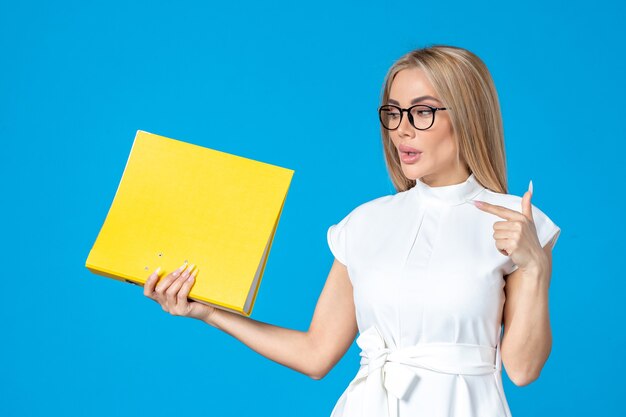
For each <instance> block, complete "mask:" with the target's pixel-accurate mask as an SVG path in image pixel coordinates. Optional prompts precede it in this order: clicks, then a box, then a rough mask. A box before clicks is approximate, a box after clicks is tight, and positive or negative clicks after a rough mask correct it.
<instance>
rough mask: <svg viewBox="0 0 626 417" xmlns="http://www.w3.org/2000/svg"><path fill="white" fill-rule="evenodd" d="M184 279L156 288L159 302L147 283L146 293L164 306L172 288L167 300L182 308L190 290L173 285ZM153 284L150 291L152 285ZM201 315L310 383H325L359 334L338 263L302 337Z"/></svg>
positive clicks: (229, 317)
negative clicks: (314, 380) (301, 374)
mask: <svg viewBox="0 0 626 417" xmlns="http://www.w3.org/2000/svg"><path fill="white" fill-rule="evenodd" d="M186 278H187V277H184V276H181V277H179V278H178V279H177V278H173V279H172V280H171V281H170V283H169V284H166V286H164V287H161V288H158V291H159V293H160V294H162V296H160V297H159V296H158V294H155V292H156V291H154V292H151V288H150V287H149V285H150V284H149V283H148V282H147V283H146V287H148V288H147V289H145V290H144V294H146V295H147V296H149V297H150V298H152V299H155V301H158V302H160V303H161V304H162V305H163V304H164V303H165V302H166V298H167V293H168V288H167V286H170V285H171V287H173V288H175V291H169V293H170V297H171V298H172V299H174V300H179V304H180V302H181V301H180V300H183V299H184V300H186V299H187V294H188V293H189V289H190V288H191V285H184V284H181V285H179V286H176V284H175V283H176V282H177V281H178V280H181V281H182V282H184V281H185V280H186ZM164 280H165V279H164ZM151 285H152V286H153V287H152V289H154V283H152V284H151ZM174 292H177V294H174ZM159 299H160V300H163V301H159ZM185 302H186V301H185ZM191 303H193V302H191ZM164 309H165V306H164ZM187 310H192V309H191V308H187V309H185V308H184V307H182V308H179V310H178V311H187ZM166 311H168V310H166ZM204 311H205V313H204V314H202V315H199V316H198V317H196V318H199V319H201V320H203V321H204V322H205V323H207V324H209V325H211V326H214V327H215V328H218V329H220V330H222V331H224V332H225V333H228V334H229V335H231V336H233V337H235V338H237V339H238V340H240V341H241V342H242V343H244V344H245V345H247V346H248V347H250V348H251V349H252V350H254V351H255V352H257V353H259V354H261V355H263V356H265V357H267V358H268V359H271V360H273V361H274V362H277V363H280V364H282V365H285V366H287V367H289V368H291V369H293V370H295V371H298V372H301V373H303V374H305V375H308V376H309V377H311V378H313V379H321V378H323V377H324V376H325V375H326V374H327V373H328V372H329V371H330V370H331V369H332V368H333V366H335V364H336V363H337V362H338V361H339V359H341V357H342V356H343V355H344V354H345V353H346V351H347V350H348V348H349V347H350V345H351V344H352V342H353V340H354V338H355V337H356V334H357V324H356V316H355V310H354V300H353V294H352V284H351V282H350V279H349V277H348V271H347V268H346V267H345V266H344V265H343V264H342V263H340V262H339V261H337V260H335V261H334V262H333V265H332V267H331V269H330V272H329V274H328V277H327V279H326V284H325V285H324V288H323V290H322V292H321V294H320V296H319V298H318V300H317V305H316V307H315V312H314V314H313V318H312V321H311V324H310V326H309V329H308V330H307V331H306V332H304V331H299V330H292V329H287V328H284V327H279V326H275V325H272V324H268V323H264V322H260V321H257V320H254V319H251V318H249V317H245V316H242V315H239V314H236V313H232V312H229V311H225V310H220V309H217V308H210V309H206V310H204ZM179 315H181V314H179Z"/></svg>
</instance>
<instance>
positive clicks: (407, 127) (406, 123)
mask: <svg viewBox="0 0 626 417" xmlns="http://www.w3.org/2000/svg"><path fill="white" fill-rule="evenodd" d="M403 116H404V117H402V119H401V120H400V126H398V134H400V135H402V136H405V135H412V134H414V133H415V129H414V128H413V126H412V125H411V121H410V120H409V113H408V112H407V113H406V114H404V115H403Z"/></svg>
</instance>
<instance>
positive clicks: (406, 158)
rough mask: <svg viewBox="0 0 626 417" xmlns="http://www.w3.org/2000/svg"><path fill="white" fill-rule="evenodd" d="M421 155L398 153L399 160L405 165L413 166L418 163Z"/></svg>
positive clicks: (418, 153) (416, 153) (417, 153)
mask: <svg viewBox="0 0 626 417" xmlns="http://www.w3.org/2000/svg"><path fill="white" fill-rule="evenodd" d="M421 155H422V153H421V152H400V159H402V162H404V163H405V164H414V163H415V162H417V161H419V159H420V156H421Z"/></svg>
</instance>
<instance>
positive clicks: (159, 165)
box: [85, 130, 294, 316]
mask: <svg viewBox="0 0 626 417" xmlns="http://www.w3.org/2000/svg"><path fill="white" fill-rule="evenodd" d="M293 173H294V171H293V170H291V169H287V168H283V167H279V166H275V165H271V164H267V163H263V162H259V161H255V160H252V159H248V158H244V157H240V156H236V155H232V154H228V153H225V152H220V151H217V150H213V149H209V148H206V147H202V146H198V145H194V144H191V143H186V142H182V141H179V140H175V139H170V138H166V137H163V136H158V135H154V134H151V133H147V132H144V131H141V130H139V131H137V134H136V136H135V140H134V142H133V145H132V148H131V151H130V155H129V157H128V160H127V162H126V167H125V168H124V172H123V174H122V178H121V180H120V183H119V186H118V188H117V191H116V193H115V196H114V198H113V202H112V204H111V207H110V209H109V212H108V214H107V216H106V219H105V220H104V224H103V225H102V228H101V229H100V232H99V234H98V236H97V238H96V241H95V243H94V245H93V247H92V248H91V251H90V253H89V256H88V257H87V261H86V264H85V266H86V267H87V268H88V269H89V270H90V271H91V272H93V273H95V274H99V275H102V276H106V277H109V278H114V279H117V280H120V281H126V282H130V283H133V284H137V285H143V284H144V283H145V282H146V280H147V278H148V277H149V276H150V274H151V273H152V272H153V271H154V269H155V268H156V267H158V266H161V269H162V272H161V277H164V276H165V275H166V274H168V273H170V272H171V271H173V270H175V269H176V268H178V267H179V266H180V265H181V264H182V263H183V262H184V261H188V262H190V263H193V264H196V265H197V267H198V274H197V276H196V282H195V283H194V285H193V287H192V288H191V291H190V293H189V298H191V299H193V300H195V301H199V302H203V303H206V304H209V305H212V306H215V307H217V308H221V309H225V310H229V311H233V312H236V313H238V314H241V315H244V316H249V315H250V314H251V312H252V307H253V306H254V301H255V299H256V295H257V292H258V289H259V285H260V283H261V278H262V276H263V271H264V270H265V265H266V263H267V258H268V256H269V253H270V249H271V247H272V241H273V239H274V234H275V233H276V228H277V226H278V221H279V219H280V215H281V213H282V209H283V206H284V203H285V199H286V197H287V192H288V189H289V185H290V183H291V178H292V177H293Z"/></svg>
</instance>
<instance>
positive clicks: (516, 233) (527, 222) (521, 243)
mask: <svg viewBox="0 0 626 417" xmlns="http://www.w3.org/2000/svg"><path fill="white" fill-rule="evenodd" d="M531 197H532V183H531V185H530V187H529V189H528V191H526V192H525V193H524V195H523V196H522V212H521V213H520V212H518V211H515V210H511V209H508V208H506V207H502V206H498V205H495V204H489V203H487V202H484V201H477V200H474V204H475V205H476V207H478V208H479V209H481V210H483V211H486V212H488V213H492V214H495V215H496V216H498V217H501V218H503V219H505V221H498V222H495V223H494V224H493V230H494V233H493V237H494V239H495V240H496V248H498V250H499V251H500V253H502V254H503V255H507V256H509V257H511V259H512V260H513V262H514V263H515V264H516V265H517V266H518V268H520V269H523V270H528V269H533V268H537V267H539V266H540V265H541V264H542V263H543V262H544V261H545V258H546V255H545V253H544V251H543V248H542V247H541V243H540V242H539V238H538V237H537V229H536V228H535V222H534V220H533V213H532V205H531V203H530V199H531Z"/></svg>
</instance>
